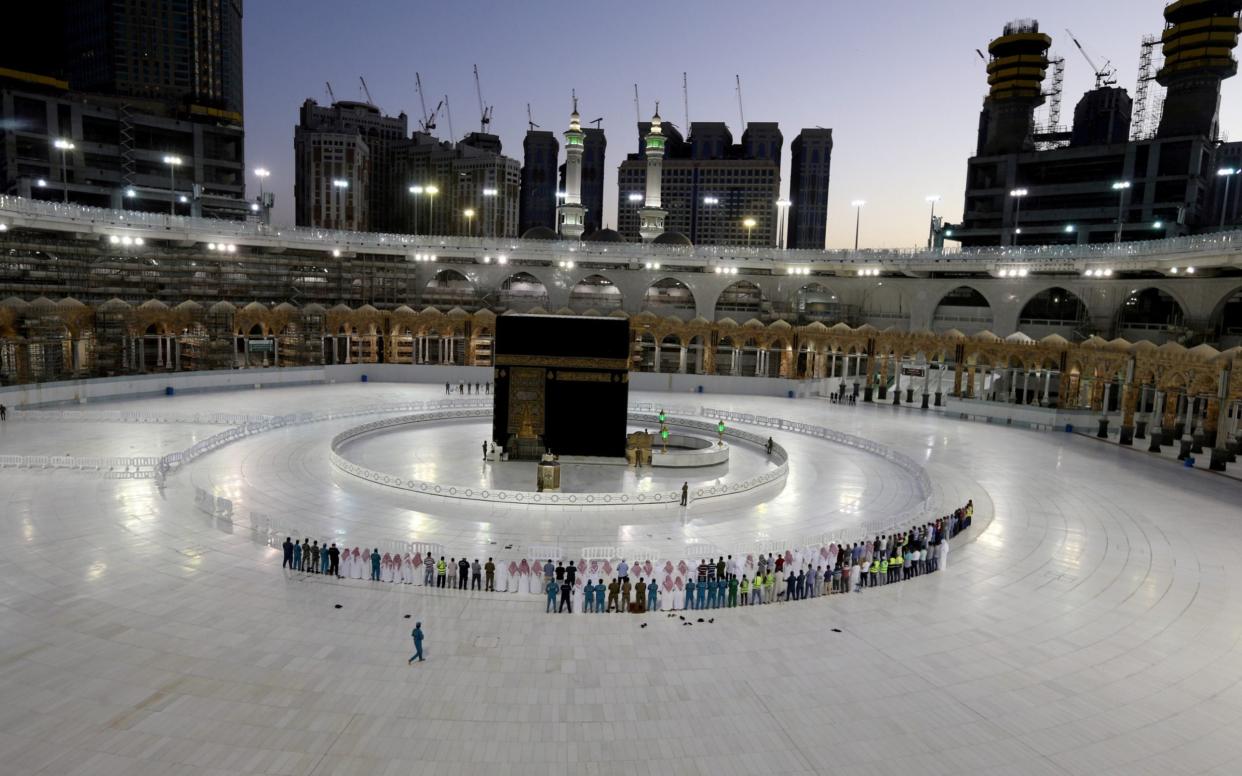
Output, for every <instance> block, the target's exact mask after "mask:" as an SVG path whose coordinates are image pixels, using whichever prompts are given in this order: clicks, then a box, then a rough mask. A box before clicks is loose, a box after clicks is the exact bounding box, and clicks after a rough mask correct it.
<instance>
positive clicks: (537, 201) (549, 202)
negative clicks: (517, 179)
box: [518, 129, 561, 234]
mask: <svg viewBox="0 0 1242 776" xmlns="http://www.w3.org/2000/svg"><path fill="white" fill-rule="evenodd" d="M560 150H561V147H560V143H558V142H557V140H556V135H554V134H552V133H551V132H548V131H546V130H541V129H532V130H530V131H529V132H527V133H526V138H525V139H524V140H523V141H522V184H521V195H520V196H521V202H520V215H519V217H518V232H519V233H520V234H525V233H526V230H528V229H533V228H534V227H537V226H542V227H544V228H546V229H552V230H555V229H556V175H557V172H556V163H557V158H558V156H559V155H560Z"/></svg>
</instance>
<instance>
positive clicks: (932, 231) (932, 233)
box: [927, 194, 940, 251]
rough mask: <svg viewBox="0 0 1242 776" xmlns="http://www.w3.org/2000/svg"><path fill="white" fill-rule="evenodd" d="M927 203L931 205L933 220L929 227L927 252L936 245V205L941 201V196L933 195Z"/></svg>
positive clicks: (928, 198)
mask: <svg viewBox="0 0 1242 776" xmlns="http://www.w3.org/2000/svg"><path fill="white" fill-rule="evenodd" d="M927 201H928V202H930V203H931V220H930V221H929V222H928V226H927V250H929V251H930V250H931V249H932V246H933V245H935V243H936V203H937V202H939V201H940V195H939V194H932V195H930V196H928V197H927Z"/></svg>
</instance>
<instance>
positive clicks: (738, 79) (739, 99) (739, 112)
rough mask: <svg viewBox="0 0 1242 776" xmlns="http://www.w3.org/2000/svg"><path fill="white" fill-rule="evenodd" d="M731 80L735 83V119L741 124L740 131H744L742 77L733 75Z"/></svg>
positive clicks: (744, 116)
mask: <svg viewBox="0 0 1242 776" xmlns="http://www.w3.org/2000/svg"><path fill="white" fill-rule="evenodd" d="M733 80H734V81H736V82H737V117H738V120H740V121H741V122H742V129H746V113H745V111H743V110H742V76H740V75H735V76H733Z"/></svg>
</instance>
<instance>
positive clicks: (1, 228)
mask: <svg viewBox="0 0 1242 776" xmlns="http://www.w3.org/2000/svg"><path fill="white" fill-rule="evenodd" d="M7 231H9V225H8V224H0V232H7Z"/></svg>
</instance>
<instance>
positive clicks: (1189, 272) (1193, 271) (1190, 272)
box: [1186, 267, 1195, 275]
mask: <svg viewBox="0 0 1242 776" xmlns="http://www.w3.org/2000/svg"><path fill="white" fill-rule="evenodd" d="M1186 274H1187V275H1193V274H1195V268H1194V267H1187V268H1186Z"/></svg>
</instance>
